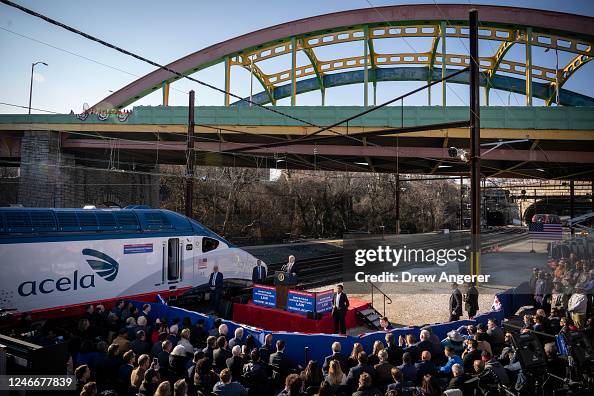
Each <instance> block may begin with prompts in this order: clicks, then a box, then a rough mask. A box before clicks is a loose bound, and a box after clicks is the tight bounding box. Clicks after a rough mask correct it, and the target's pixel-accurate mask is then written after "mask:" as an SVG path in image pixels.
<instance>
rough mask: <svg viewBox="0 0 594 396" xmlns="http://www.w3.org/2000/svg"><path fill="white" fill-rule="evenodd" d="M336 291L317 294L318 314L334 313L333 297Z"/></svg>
mask: <svg viewBox="0 0 594 396" xmlns="http://www.w3.org/2000/svg"><path fill="white" fill-rule="evenodd" d="M333 296H334V290H332V289H330V290H326V291H323V292H318V293H316V312H317V313H324V312H330V311H332V297H333Z"/></svg>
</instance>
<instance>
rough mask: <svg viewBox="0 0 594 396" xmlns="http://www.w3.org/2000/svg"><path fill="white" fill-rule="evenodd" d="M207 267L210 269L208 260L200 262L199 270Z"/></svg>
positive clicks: (204, 259)
mask: <svg viewBox="0 0 594 396" xmlns="http://www.w3.org/2000/svg"><path fill="white" fill-rule="evenodd" d="M206 267H208V260H207V259H206V258H203V259H201V260H199V261H198V269H205V268H206Z"/></svg>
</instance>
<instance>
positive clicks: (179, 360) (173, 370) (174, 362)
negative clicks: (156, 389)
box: [169, 334, 189, 382]
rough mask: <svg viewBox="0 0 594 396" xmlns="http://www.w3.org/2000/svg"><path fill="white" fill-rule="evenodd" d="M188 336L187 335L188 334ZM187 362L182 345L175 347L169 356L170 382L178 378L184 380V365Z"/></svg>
mask: <svg viewBox="0 0 594 396" xmlns="http://www.w3.org/2000/svg"><path fill="white" fill-rule="evenodd" d="M188 336H189V334H188ZM187 362H188V355H187V353H186V348H184V347H183V345H177V346H176V347H175V348H173V350H172V351H171V353H170V354H169V370H170V375H171V378H172V382H175V381H177V380H178V379H180V378H186V375H187V374H186V364H187Z"/></svg>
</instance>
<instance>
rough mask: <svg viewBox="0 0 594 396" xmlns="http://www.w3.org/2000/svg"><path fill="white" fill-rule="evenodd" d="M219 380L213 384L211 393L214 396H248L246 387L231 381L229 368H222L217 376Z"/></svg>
mask: <svg viewBox="0 0 594 396" xmlns="http://www.w3.org/2000/svg"><path fill="white" fill-rule="evenodd" d="M219 378H220V381H219V382H217V383H216V384H215V386H214V387H213V389H212V393H214V394H215V395H216V396H248V392H247V389H245V388H244V386H243V385H241V384H240V383H239V382H234V381H231V372H230V371H229V369H223V370H222V371H221V374H220V376H219Z"/></svg>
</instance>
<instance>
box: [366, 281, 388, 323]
mask: <svg viewBox="0 0 594 396" xmlns="http://www.w3.org/2000/svg"><path fill="white" fill-rule="evenodd" d="M369 284H370V285H371V306H372V307H375V305H373V289H377V291H378V292H380V293H381V294H382V295H383V296H384V310H383V312H382V316H386V300H388V304H392V299H391V298H390V297H388V295H387V294H386V293H384V292H383V291H382V290H381V289H380V288H379V287H377V286H376V285H375V284H374V283H371V282H369Z"/></svg>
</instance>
